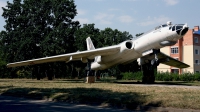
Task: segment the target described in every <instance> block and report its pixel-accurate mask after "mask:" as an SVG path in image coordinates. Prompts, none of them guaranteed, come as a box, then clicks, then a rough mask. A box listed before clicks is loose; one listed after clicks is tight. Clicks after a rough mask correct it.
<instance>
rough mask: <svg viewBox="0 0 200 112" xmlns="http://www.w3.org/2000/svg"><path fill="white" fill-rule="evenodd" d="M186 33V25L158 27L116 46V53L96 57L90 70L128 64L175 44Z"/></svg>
mask: <svg viewBox="0 0 200 112" xmlns="http://www.w3.org/2000/svg"><path fill="white" fill-rule="evenodd" d="M187 31H188V26H187V24H176V25H171V24H164V25H160V26H158V27H156V28H155V29H153V30H151V31H149V32H147V33H145V34H143V35H141V36H139V37H137V38H136V39H133V40H127V41H124V42H122V43H120V44H118V45H116V46H119V47H120V49H119V52H118V53H116V54H113V55H109V56H98V57H96V58H97V59H96V61H94V62H92V64H91V69H92V70H104V69H107V68H109V67H111V66H113V65H117V64H125V63H130V62H132V61H134V60H137V59H138V58H141V57H142V56H144V55H145V53H148V52H147V51H149V50H152V49H155V50H159V49H160V48H162V47H165V46H171V45H174V44H176V42H177V41H178V40H179V39H180V38H182V37H183V36H184V35H185V33H186V32H187Z"/></svg>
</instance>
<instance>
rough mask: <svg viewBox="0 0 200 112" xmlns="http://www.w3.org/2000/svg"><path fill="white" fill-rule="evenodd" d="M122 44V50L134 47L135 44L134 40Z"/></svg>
mask: <svg viewBox="0 0 200 112" xmlns="http://www.w3.org/2000/svg"><path fill="white" fill-rule="evenodd" d="M120 45H121V48H120V52H124V51H126V50H128V49H132V48H133V47H134V45H133V41H131V40H130V41H125V42H123V43H121V44H120Z"/></svg>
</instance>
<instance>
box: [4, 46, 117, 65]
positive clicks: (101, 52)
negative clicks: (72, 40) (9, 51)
mask: <svg viewBox="0 0 200 112" xmlns="http://www.w3.org/2000/svg"><path fill="white" fill-rule="evenodd" d="M119 50H120V46H118V45H115V46H109V47H103V48H98V49H94V50H87V51H80V52H74V53H69V54H62V55H56V56H50V57H45V58H38V59H32V60H26V61H20V62H14V63H8V64H7V67H18V66H26V65H34V64H42V63H48V62H57V61H65V62H66V63H67V62H70V61H74V60H81V61H83V62H87V59H94V58H95V56H105V55H111V54H115V53H117V52H119Z"/></svg>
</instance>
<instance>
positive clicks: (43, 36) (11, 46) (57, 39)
mask: <svg viewBox="0 0 200 112" xmlns="http://www.w3.org/2000/svg"><path fill="white" fill-rule="evenodd" d="M3 11H4V12H3V14H2V16H3V17H4V18H5V19H6V25H5V26H4V28H5V31H2V32H1V34H3V35H1V38H2V42H3V44H4V47H3V50H4V52H5V54H6V56H7V60H6V61H7V62H15V61H22V60H27V59H33V58H40V57H45V56H52V55H57V54H63V53H69V52H74V50H75V49H74V33H75V31H76V30H77V29H78V28H79V27H80V25H79V22H78V21H73V19H74V17H75V16H76V14H77V10H76V5H75V4H74V0H37V1H35V0H24V1H21V0H14V1H13V3H9V2H7V6H6V8H3ZM57 64H60V66H61V65H62V66H63V65H64V64H63V63H57ZM50 66H51V67H53V66H54V64H51V65H50ZM57 67H58V66H57ZM46 69H47V68H46ZM57 69H58V68H55V69H54V70H57Z"/></svg>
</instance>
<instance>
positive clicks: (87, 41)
mask: <svg viewBox="0 0 200 112" xmlns="http://www.w3.org/2000/svg"><path fill="white" fill-rule="evenodd" d="M86 43H87V50H94V49H95V47H94V45H93V43H92V40H91V38H90V37H88V38H87V39H86Z"/></svg>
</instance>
